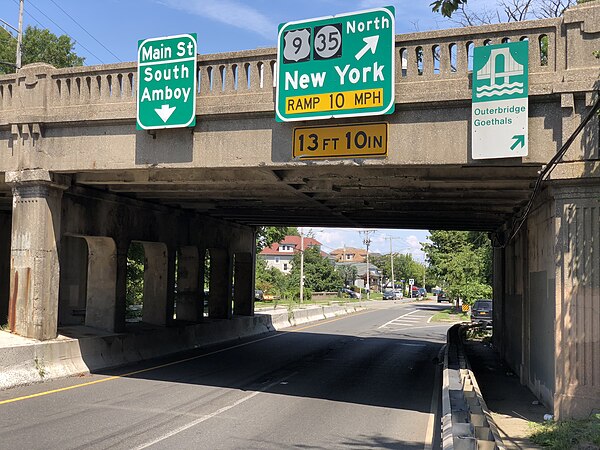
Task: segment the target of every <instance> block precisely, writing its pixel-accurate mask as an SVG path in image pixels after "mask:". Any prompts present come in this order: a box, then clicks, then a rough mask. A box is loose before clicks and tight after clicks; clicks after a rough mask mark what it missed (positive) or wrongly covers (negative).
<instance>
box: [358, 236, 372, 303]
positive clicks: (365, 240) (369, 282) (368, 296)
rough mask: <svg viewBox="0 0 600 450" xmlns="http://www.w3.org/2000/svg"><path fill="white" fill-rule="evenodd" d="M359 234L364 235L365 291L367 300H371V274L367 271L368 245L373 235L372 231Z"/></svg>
mask: <svg viewBox="0 0 600 450" xmlns="http://www.w3.org/2000/svg"><path fill="white" fill-rule="evenodd" d="M360 233H361V234H363V235H364V237H363V244H365V246H366V247H367V281H366V285H365V289H366V290H367V300H371V289H370V284H371V272H370V271H369V245H371V237H370V234H371V233H373V230H364V231H360Z"/></svg>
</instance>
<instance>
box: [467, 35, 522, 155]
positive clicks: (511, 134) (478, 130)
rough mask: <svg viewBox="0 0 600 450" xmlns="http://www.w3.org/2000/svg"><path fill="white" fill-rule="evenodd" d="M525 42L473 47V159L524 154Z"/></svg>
mask: <svg viewBox="0 0 600 450" xmlns="http://www.w3.org/2000/svg"><path fill="white" fill-rule="evenodd" d="M528 74H529V46H528V42H527V41H520V42H509V43H506V44H498V45H486V46H483V47H476V48H475V51H474V52H473V95H472V104H471V144H472V145H471V148H472V156H473V159H491V158H512V157H523V156H527V154H528V146H527V133H528V124H527V121H528V117H529V114H528V102H529V98H528V88H529V83H528Z"/></svg>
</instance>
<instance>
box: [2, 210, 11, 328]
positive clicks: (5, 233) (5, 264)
mask: <svg viewBox="0 0 600 450" xmlns="http://www.w3.org/2000/svg"><path fill="white" fill-rule="evenodd" d="M11 227H12V217H11V215H10V213H8V212H0V325H4V324H6V323H8V294H9V292H10V232H11Z"/></svg>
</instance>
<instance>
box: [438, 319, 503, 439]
mask: <svg viewBox="0 0 600 450" xmlns="http://www.w3.org/2000/svg"><path fill="white" fill-rule="evenodd" d="M471 327H472V326H471V325H465V324H457V325H454V326H453V327H451V328H450V330H448V334H447V344H446V349H445V352H444V373H443V384H442V447H443V449H444V450H475V449H485V450H492V449H500V450H503V449H505V446H504V443H503V442H502V439H501V438H500V434H499V433H498V428H497V427H496V424H495V423H494V420H493V418H492V416H491V414H490V411H489V409H488V407H487V405H486V403H485V400H484V399H483V396H482V395H481V390H480V389H479V385H478V384H477V380H476V379H475V375H474V374H473V372H472V370H471V366H470V365H469V362H468V360H467V358H466V356H465V353H464V350H463V339H464V334H465V333H466V330H467V329H469V328H471Z"/></svg>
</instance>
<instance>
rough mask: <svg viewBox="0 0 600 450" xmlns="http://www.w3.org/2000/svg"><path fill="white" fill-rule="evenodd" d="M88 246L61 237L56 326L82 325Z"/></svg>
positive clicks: (73, 239) (72, 239)
mask: <svg viewBox="0 0 600 450" xmlns="http://www.w3.org/2000/svg"><path fill="white" fill-rule="evenodd" d="M87 266H88V246H87V244H86V242H85V240H83V239H81V238H79V237H73V236H63V238H62V243H61V247H60V268H61V271H60V288H59V292H58V325H59V326H69V325H83V324H84V323H85V299H86V290H87V273H88V271H87Z"/></svg>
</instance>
